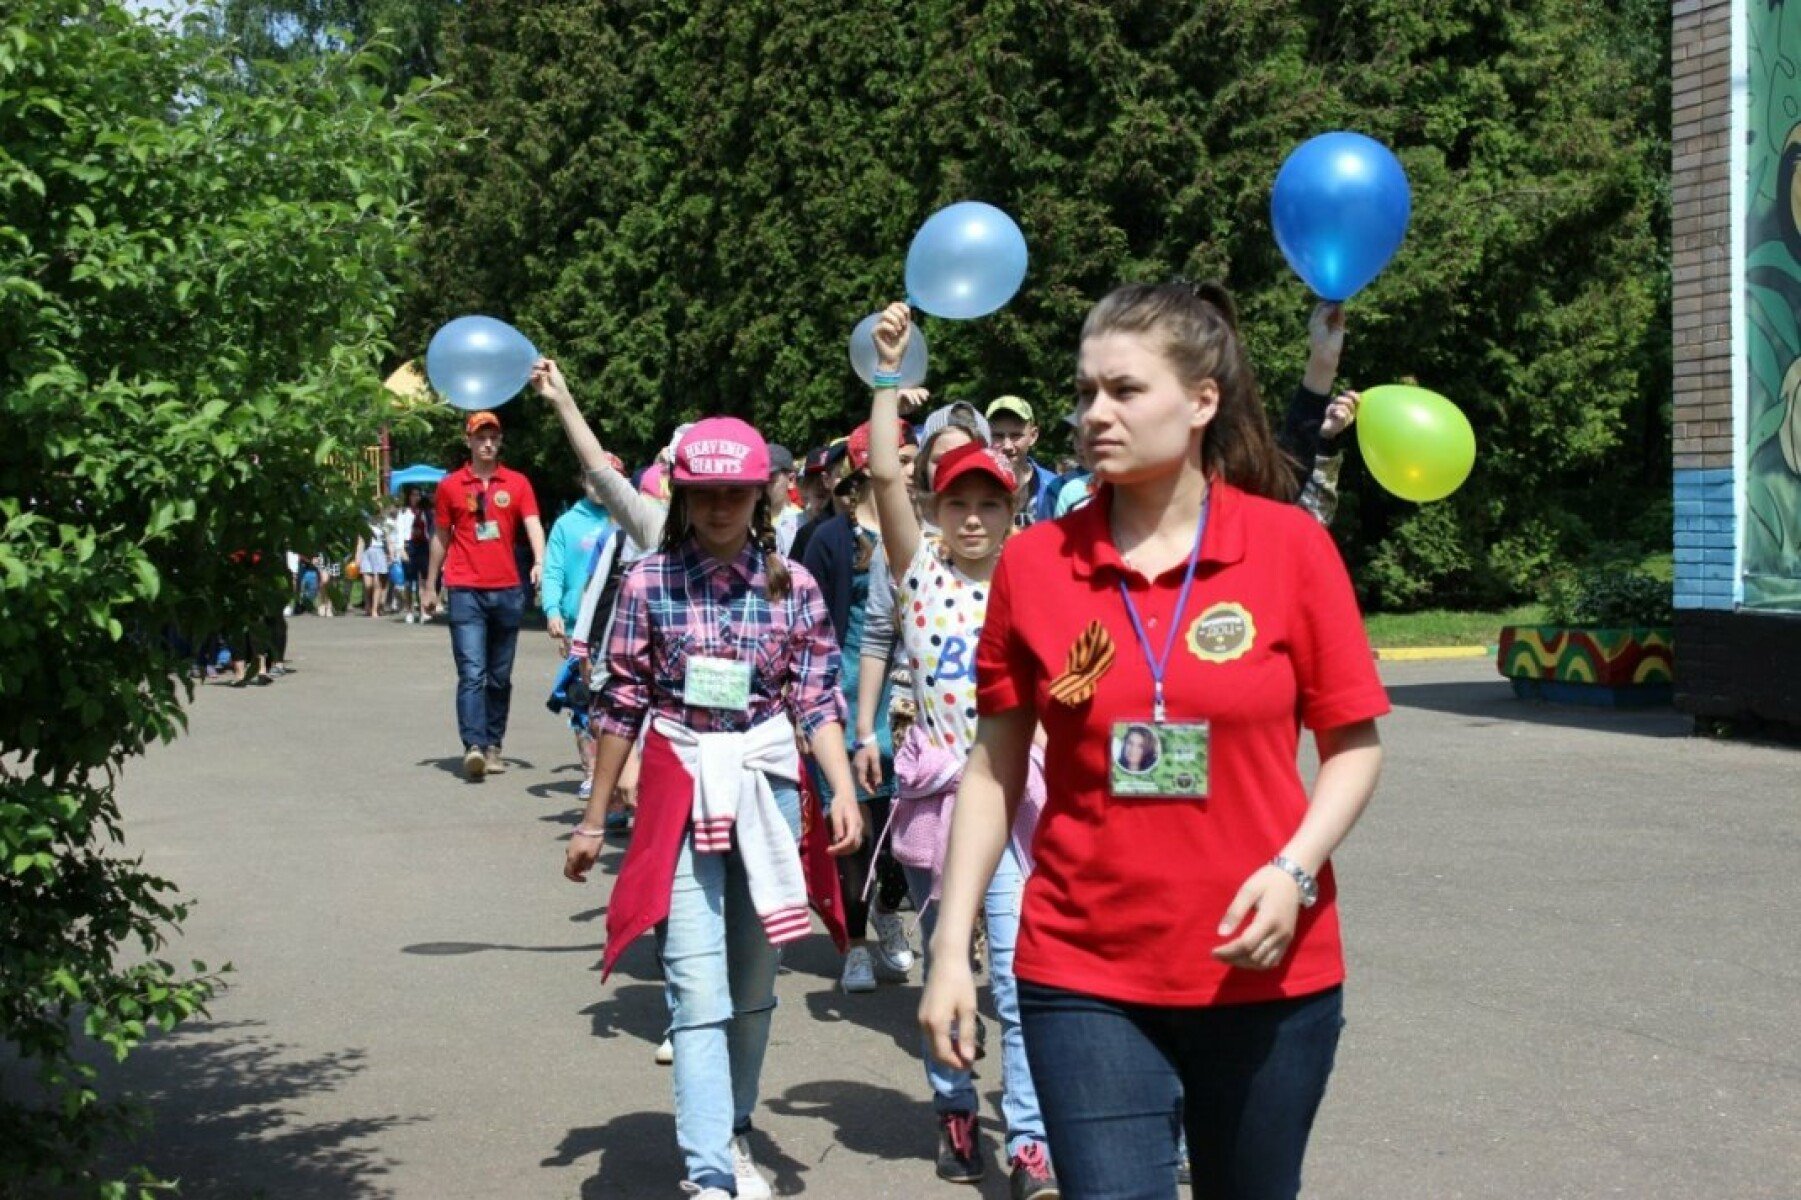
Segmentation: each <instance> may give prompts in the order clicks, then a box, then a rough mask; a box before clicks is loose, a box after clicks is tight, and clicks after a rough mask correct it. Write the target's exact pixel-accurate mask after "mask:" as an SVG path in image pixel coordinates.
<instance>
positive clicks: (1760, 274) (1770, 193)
mask: <svg viewBox="0 0 1801 1200" xmlns="http://www.w3.org/2000/svg"><path fill="white" fill-rule="evenodd" d="M1745 14H1746V20H1747V22H1748V26H1749V28H1748V30H1747V40H1748V45H1749V49H1750V63H1749V65H1750V111H1749V114H1748V115H1749V123H1750V145H1749V147H1748V156H1747V166H1748V167H1749V171H1750V177H1749V180H1748V188H1747V192H1746V196H1747V204H1746V222H1747V227H1746V231H1745V233H1746V236H1745V267H1746V280H1745V292H1746V296H1745V313H1746V325H1745V335H1746V344H1747V348H1748V351H1749V359H1750V362H1749V370H1750V380H1749V399H1750V404H1749V408H1748V416H1749V421H1748V422H1747V425H1746V429H1747V434H1746V436H1747V438H1748V439H1749V440H1748V441H1747V443H1746V447H1745V449H1746V455H1745V461H1746V473H1745V479H1744V486H1745V489H1746V493H1745V526H1744V556H1745V557H1744V562H1745V605H1746V607H1749V608H1763V609H1782V610H1787V611H1792V612H1801V0H1750V3H1748V4H1747V5H1746V6H1745Z"/></svg>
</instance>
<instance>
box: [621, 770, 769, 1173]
mask: <svg viewBox="0 0 1801 1200" xmlns="http://www.w3.org/2000/svg"><path fill="white" fill-rule="evenodd" d="M769 783H770V786H771V787H773V788H774V790H775V800H776V806H777V807H778V808H780V809H781V811H782V816H783V817H784V818H786V819H787V822H788V827H789V828H790V829H792V830H793V831H794V836H795V838H796V839H798V838H799V837H800V793H799V791H797V790H796V788H795V786H794V784H792V783H790V782H788V781H787V780H784V779H777V778H775V777H773V776H771V777H770V779H769ZM657 950H658V953H659V954H660V955H661V956H662V959H663V978H664V981H665V982H664V993H665V994H666V995H667V996H668V998H669V1029H670V1034H669V1036H670V1038H671V1039H672V1040H673V1041H674V1042H675V1069H674V1071H673V1074H674V1077H675V1140H676V1144H677V1145H678V1146H680V1147H681V1151H682V1158H683V1161H684V1162H685V1163H686V1166H687V1170H688V1178H689V1180H690V1181H692V1182H693V1183H695V1184H698V1185H699V1186H700V1187H701V1188H702V1189H706V1188H710V1187H713V1188H723V1189H725V1190H726V1191H727V1192H735V1190H736V1188H737V1184H736V1182H735V1179H734V1175H733V1172H732V1138H733V1136H734V1135H736V1134H739V1133H743V1132H744V1131H745V1130H746V1129H749V1128H750V1114H751V1112H752V1110H754V1109H755V1108H756V1106H757V1085H758V1083H759V1081H760V1079H761V1077H762V1074H763V1052H764V1051H765V1050H766V1049H768V1047H769V1018H770V1014H771V1013H773V1012H774V1011H775V972H776V967H777V965H778V964H779V963H780V961H781V952H780V951H779V950H777V949H776V948H775V947H774V946H771V945H770V944H769V939H768V937H766V936H765V935H764V933H763V925H762V922H760V921H758V920H757V912H756V909H754V908H752V907H751V902H750V885H749V881H748V879H747V877H746V876H745V874H744V859H743V858H742V857H741V856H740V855H739V853H738V850H737V848H736V847H733V849H732V850H731V851H730V852H729V853H726V854H696V853H694V838H693V834H692V832H690V833H687V834H684V835H683V837H682V849H681V854H680V855H679V856H678V857H677V858H676V860H675V881H674V888H673V890H672V891H671V893H670V897H669V919H668V920H667V921H665V922H663V923H662V924H661V925H659V926H657Z"/></svg>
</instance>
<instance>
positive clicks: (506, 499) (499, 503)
mask: <svg viewBox="0 0 1801 1200" xmlns="http://www.w3.org/2000/svg"><path fill="white" fill-rule="evenodd" d="M512 502H513V498H512V497H511V496H509V495H507V494H506V493H505V492H495V493H494V507H495V508H505V507H506V506H507V505H509V504H511V503H512Z"/></svg>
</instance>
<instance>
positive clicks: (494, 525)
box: [475, 521, 500, 542]
mask: <svg viewBox="0 0 1801 1200" xmlns="http://www.w3.org/2000/svg"><path fill="white" fill-rule="evenodd" d="M475 540H476V541H478V542H498V541H499V540H500V522H499V521H477V522H476V524H475Z"/></svg>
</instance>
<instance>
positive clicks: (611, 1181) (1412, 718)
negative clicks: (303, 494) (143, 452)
mask: <svg viewBox="0 0 1801 1200" xmlns="http://www.w3.org/2000/svg"><path fill="white" fill-rule="evenodd" d="M292 650H293V655H294V662H295V663H296V665H297V666H298V668H299V672H298V673H297V674H295V675H293V676H291V677H289V678H287V679H283V680H281V681H279V682H278V683H277V684H276V685H275V686H272V687H268V688H249V689H244V690H232V689H228V688H223V687H219V686H215V685H209V686H206V687H204V688H202V689H201V692H200V694H199V696H198V697H197V699H196V701H195V703H194V705H193V707H192V714H191V728H190V731H189V733H188V734H187V735H186V736H184V737H183V738H182V739H181V740H180V741H178V742H176V743H174V744H172V745H169V746H162V747H157V748H155V749H154V750H152V751H151V753H150V754H149V755H148V756H147V757H146V758H144V759H143V760H141V761H138V762H134V763H133V764H132V765H131V766H130V767H129V768H128V770H127V771H126V773H125V777H124V782H123V785H122V792H121V795H122V806H123V809H124V813H125V821H126V830H127V835H128V849H129V850H130V851H131V852H132V853H139V854H142V855H143V857H144V859H145V862H146V864H147V865H148V867H149V868H150V869H151V870H153V871H155V872H157V873H159V874H162V875H164V876H166V877H168V878H169V879H171V880H173V881H174V882H175V883H177V884H178V885H179V887H180V888H181V890H182V892H183V893H184V894H185V895H186V896H188V897H190V898H191V899H192V900H194V901H195V902H196V907H195V910H194V913H193V915H192V917H191V918H190V920H189V922H188V924H187V928H186V930H185V932H184V933H183V934H182V936H181V937H179V938H178V939H177V941H176V943H175V944H174V946H173V947H172V948H171V953H173V954H174V955H176V956H177V957H179V958H182V959H186V958H198V959H201V960H204V961H206V962H207V963H208V964H212V965H217V964H220V963H224V962H229V963H230V964H231V967H232V970H231V973H230V976H229V985H228V987H227V989H226V990H225V991H224V992H223V993H222V994H221V995H220V996H219V997H218V998H217V1000H216V1001H215V1002H214V1004H213V1006H212V1012H211V1015H210V1017H209V1018H207V1019H205V1020H197V1021H195V1022H193V1023H191V1024H189V1025H187V1026H185V1027H183V1028H181V1029H179V1030H178V1031H177V1032H175V1033H174V1034H172V1035H169V1036H165V1037H160V1038H158V1039H156V1040H154V1041H152V1042H151V1043H149V1044H148V1045H146V1046H145V1047H144V1048H143V1049H141V1050H140V1051H139V1052H138V1053H137V1054H136V1055H135V1056H134V1057H133V1058H132V1060H131V1061H130V1062H129V1063H128V1064H127V1065H126V1066H125V1067H124V1068H122V1069H115V1070H109V1071H108V1072H107V1085H108V1088H109V1090H118V1089H129V1090H130V1091H132V1092H133V1093H135V1094H136V1095H138V1096H140V1097H142V1098H143V1099H144V1100H145V1101H147V1104H148V1107H149V1110H150V1112H151V1113H152V1114H153V1116H154V1119H155V1125H154V1132H153V1133H151V1134H150V1135H149V1136H148V1137H147V1138H146V1139H145V1140H144V1142H143V1143H142V1145H141V1146H140V1148H139V1150H138V1158H139V1160H140V1161H147V1162H148V1163H149V1164H150V1165H151V1166H152V1167H153V1168H154V1169H156V1170H158V1171H159V1172H162V1173H164V1174H165V1175H167V1176H170V1177H175V1178H178V1179H180V1180H181V1181H182V1184H183V1194H185V1195H187V1196H191V1197H231V1198H234V1200H236V1198H239V1197H256V1196H265V1197H289V1196H321V1197H433V1198H443V1197H586V1198H595V1197H608V1198H613V1197H621V1198H626V1197H629V1198H633V1200H636V1198H638V1197H662V1196H671V1197H673V1196H675V1195H677V1194H678V1190H677V1181H678V1180H679V1178H680V1177H681V1164H680V1158H679V1155H678V1153H677V1151H676V1147H675V1132H674V1122H673V1119H672V1117H671V1115H670V1113H671V1106H670V1093H669V1072H668V1070H667V1069H666V1068H661V1067H658V1066H656V1065H654V1063H653V1062H652V1058H651V1055H652V1050H653V1048H654V1046H655V1043H656V1041H657V1040H658V1038H659V1036H660V1031H661V1029H662V1024H663V1019H664V1018H663V1001H662V994H661V989H660V986H659V984H658V981H657V975H656V970H655V962H654V958H653V956H652V955H651V954H650V952H649V945H648V939H646V941H645V942H644V943H642V944H640V945H638V946H636V947H634V948H633V949H632V950H630V951H629V952H628V953H627V955H626V956H625V958H624V960H623V963H622V966H621V969H620V970H619V971H618V972H616V973H615V975H614V977H613V979H612V980H611V981H609V982H607V983H605V984H603V983H602V982H601V979H600V974H599V970H598V963H599V957H600V950H601V942H602V936H603V933H602V925H603V917H604V913H605V905H606V902H607V894H608V885H609V883H610V880H611V874H610V872H611V871H612V870H616V869H617V864H618V862H619V860H620V857H621V855H622V854H623V844H612V845H609V847H608V848H607V851H606V853H605V854H604V855H603V857H602V860H601V869H600V870H598V871H597V872H596V873H595V875H594V876H593V877H592V879H591V881H590V883H589V884H588V885H587V886H583V887H577V886H575V885H572V884H570V883H568V882H567V881H565V880H564V879H563V878H562V876H561V873H560V866H561V861H562V855H563V842H564V840H565V838H566V837H567V835H568V831H569V829H570V827H571V826H572V825H573V823H574V822H575V820H576V817H577V813H578V804H577V801H576V797H575V789H576V785H577V781H578V775H577V771H576V767H575V757H574V750H573V745H572V743H571V741H570V739H569V737H568V735H567V731H566V730H565V729H564V727H563V725H562V723H561V721H560V719H558V718H555V717H553V716H551V715H550V714H549V713H547V712H546V711H545V710H544V708H543V706H542V698H543V695H544V693H545V692H546V691H547V689H548V686H549V681H550V677H551V673H552V671H553V669H554V666H555V660H554V655H553V651H552V649H551V646H550V643H549V640H548V638H546V637H545V636H544V634H543V633H541V632H528V633H526V634H524V635H523V640H522V645H521V650H520V656H519V664H518V667H517V669H516V671H515V683H516V695H515V703H514V708H513V717H512V732H511V733H510V735H509V740H508V745H507V747H506V754H507V758H508V759H509V761H510V763H511V768H512V769H511V770H510V771H509V772H508V773H507V774H505V775H501V776H497V777H492V778H490V779H488V780H487V781H485V782H482V783H479V784H476V783H468V782H465V781H464V780H462V779H461V778H460V777H459V775H458V773H457V767H458V763H459V753H458V752H459V749H460V747H459V746H458V744H457V741H456V730H455V723H454V719H453V714H452V702H451V697H452V690H453V685H454V674H453V671H452V666H451V660H450V650H449V640H448V634H447V630H446V628H445V627H444V626H442V625H435V626H408V625H404V624H401V623H399V622H396V621H392V620H377V621H370V620H367V619H363V618H356V617H339V618H336V619H334V620H330V621H323V620H319V619H317V618H312V617H303V618H298V619H296V620H294V621H293V622H292ZM1382 674H1383V678H1384V679H1385V681H1386V682H1387V683H1388V685H1389V687H1390V689H1391V693H1390V694H1391V696H1392V698H1393V700H1394V703H1395V706H1396V711H1395V713H1394V715H1393V716H1392V717H1391V718H1389V719H1388V720H1387V721H1386V722H1385V723H1384V726H1383V736H1384V740H1385V742H1386V743H1387V746H1388V760H1387V768H1386V772H1385V776H1384V779H1383V782H1382V786H1381V789H1380V791H1379V792H1378V795H1377V798H1376V801H1375V803H1374V805H1373V806H1372V808H1371V810H1370V812H1369V813H1368V815H1367V816H1366V818H1365V819H1364V821H1363V823H1362V824H1361V825H1360V826H1359V828H1358V829H1357V830H1356V832H1355V833H1354V834H1353V835H1352V838H1351V840H1350V842H1349V843H1348V844H1347V845H1346V847H1345V848H1344V849H1343V850H1342V851H1341V853H1340V855H1339V856H1338V870H1339V875H1340V883H1341V887H1342V891H1343V901H1342V904H1343V912H1344V924H1345V936H1346V942H1347V946H1348V956H1349V969H1350V976H1351V977H1350V982H1349V984H1348V985H1347V1000H1346V1009H1347V1016H1348V1025H1347V1028H1346V1030H1345V1035H1344V1040H1343V1042H1342V1044H1341V1048H1340V1052H1339V1057H1338V1066H1337V1071H1336V1073H1335V1075H1334V1077H1333V1080H1332V1085H1331V1090H1330V1093H1329V1095H1328V1097H1327V1100H1326V1105H1325V1108H1324V1110H1323V1112H1322V1114H1321V1117H1320V1121H1319V1124H1318V1126H1317V1127H1316V1131H1315V1135H1314V1139H1313V1144H1312V1149H1311V1153H1310V1156H1309V1160H1308V1172H1307V1186H1306V1188H1305V1194H1306V1195H1308V1196H1311V1197H1320V1198H1324V1200H1369V1198H1375V1197H1380V1198H1383V1200H1413V1198H1419V1200H1520V1198H1522V1197H1526V1198H1532V1200H1558V1198H1565V1197H1568V1198H1577V1197H1612V1196H1620V1197H1633V1198H1644V1197H1696V1196H1717V1197H1729V1198H1733V1200H1760V1198H1766V1197H1767V1198H1771V1200H1776V1198H1781V1200H1794V1198H1795V1197H1798V1196H1801V918H1798V917H1797V915H1796V914H1797V912H1801V873H1798V872H1797V863H1801V755H1798V754H1797V753H1796V751H1794V750H1791V749H1784V748H1780V747H1770V746H1762V745H1754V744H1744V743H1734V742H1716V741H1709V740H1703V739H1698V738H1695V737H1692V736H1690V733H1689V727H1688V723H1687V721H1686V720H1685V719H1683V718H1681V717H1680V716H1677V715H1675V714H1673V713H1671V712H1669V711H1668V710H1663V711H1658V712H1652V713H1645V714H1629V713H1615V712H1600V711H1582V710H1573V709H1565V708H1548V707H1542V706H1534V705H1529V704H1525V703H1522V702H1520V701H1517V700H1515V699H1514V698H1513V696H1512V694H1511V693H1510V692H1509V691H1508V689H1507V686H1506V685H1505V683H1504V682H1502V681H1501V680H1500V679H1498V678H1497V677H1496V676H1495V675H1494V670H1493V666H1492V664H1490V663H1487V662H1481V661H1455V662H1447V663H1399V664H1384V666H1383V668H1382ZM836 978H837V961H836V956H835V954H834V953H833V951H832V949H831V946H830V944H829V943H828V942H827V941H826V940H825V939H824V938H823V937H814V938H810V939H808V940H806V941H805V942H802V943H799V944H797V945H796V946H795V947H792V948H790V950H789V952H788V953H787V955H786V959H785V965H784V967H783V972H782V977H781V980H780V982H779V995H780V1003H781V1007H780V1009H779V1010H778V1012H777V1015H776V1020H775V1027H774V1033H773V1036H772V1045H771V1049H770V1054H769V1060H768V1066H767V1069H766V1072H765V1077H764V1081H763V1102H762V1105H761V1108H760V1110H759V1112H758V1114H757V1122H758V1127H759V1128H758V1132H757V1134H756V1141H755V1145H756V1149H757V1151H758V1154H759V1157H760V1158H761V1160H762V1162H763V1163H764V1165H765V1167H766V1168H767V1169H768V1170H769V1172H770V1173H771V1174H772V1175H773V1177H774V1180H775V1185H776V1191H777V1193H778V1194H781V1195H800V1194H806V1195H811V1196H815V1197H822V1198H826V1200H837V1198H841V1197H930V1196H934V1195H938V1196H947V1197H949V1196H956V1195H965V1196H969V1195H978V1194H979V1195H981V1196H983V1197H1000V1196H1004V1195H1005V1186H1004V1183H1005V1179H1004V1174H1003V1173H1002V1171H1001V1170H1000V1169H999V1163H998V1161H995V1162H993V1165H992V1168H991V1170H990V1172H989V1176H988V1179H987V1181H986V1183H985V1185H984V1186H983V1187H982V1188H980V1189H968V1188H965V1189H956V1188H953V1187H951V1185H945V1184H940V1183H939V1182H938V1181H937V1180H936V1179H935V1177H934V1176H933V1174H932V1165H931V1153H932V1149H933V1144H934V1136H935V1127H934V1123H933V1119H932V1115H931V1109H930V1104H929V1100H928V1095H929V1093H928V1091H927V1088H926V1085H925V1080H924V1078H923V1075H922V1073H921V1069H920V1066H919V1062H918V1058H917V1045H916V1038H915V1033H914V1026H913V1009H914V1005H915V1003H916V1001H917V988H916V987H911V986H909V987H896V986H884V987H883V988H882V989H881V990H880V991H878V992H876V993H874V994H872V995H862V996H846V995H844V994H843V993H841V992H839V991H838V990H837V987H836ZM989 1063H990V1064H992V1063H993V1060H992V1059H991V1060H989ZM984 1075H985V1078H984V1079H983V1081H982V1083H983V1086H984V1089H985V1092H986V1094H987V1095H988V1098H989V1102H988V1111H987V1112H986V1113H985V1114H984V1126H985V1130H986V1142H987V1146H988V1149H989V1151H990V1153H991V1154H998V1142H999V1130H998V1128H997V1124H996V1120H995V1117H996V1111H997V1103H998V1096H997V1088H998V1083H999V1078H998V1065H992V1066H991V1069H989V1070H987V1071H985V1072H984Z"/></svg>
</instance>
